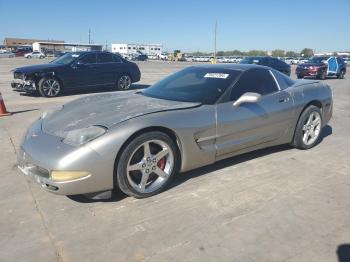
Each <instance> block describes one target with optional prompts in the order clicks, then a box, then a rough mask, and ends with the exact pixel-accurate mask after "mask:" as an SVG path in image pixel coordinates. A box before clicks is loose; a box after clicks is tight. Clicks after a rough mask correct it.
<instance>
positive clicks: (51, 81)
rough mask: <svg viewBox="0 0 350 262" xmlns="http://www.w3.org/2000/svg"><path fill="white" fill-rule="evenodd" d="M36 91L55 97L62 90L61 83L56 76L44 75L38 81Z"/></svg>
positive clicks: (44, 95)
mask: <svg viewBox="0 0 350 262" xmlns="http://www.w3.org/2000/svg"><path fill="white" fill-rule="evenodd" d="M38 91H39V93H40V95H41V96H43V97H56V96H58V95H60V93H61V92H62V85H61V83H60V81H59V80H58V79H57V78H54V77H44V78H42V79H40V81H39V83H38Z"/></svg>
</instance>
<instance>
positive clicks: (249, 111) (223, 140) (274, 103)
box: [216, 91, 293, 156]
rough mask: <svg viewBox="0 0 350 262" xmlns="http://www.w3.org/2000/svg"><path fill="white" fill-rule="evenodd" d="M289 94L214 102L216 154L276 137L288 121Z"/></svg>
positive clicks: (280, 135)
mask: <svg viewBox="0 0 350 262" xmlns="http://www.w3.org/2000/svg"><path fill="white" fill-rule="evenodd" d="M292 108H293V100H292V97H291V96H290V95H289V94H288V93H287V92H285V91H278V92H275V93H272V94H268V95H264V96H262V99H261V101H260V102H258V103H245V104H241V105H240V106H238V107H234V106H233V105H232V102H227V103H222V104H218V105H217V138H216V147H217V156H221V155H225V154H229V153H231V152H235V151H238V150H241V149H244V148H248V147H252V146H255V145H257V144H261V143H266V142H269V141H273V140H277V139H279V138H280V137H282V135H283V134H284V133H285V132H286V131H287V130H288V128H289V127H290V125H291V123H292V114H291V110H292Z"/></svg>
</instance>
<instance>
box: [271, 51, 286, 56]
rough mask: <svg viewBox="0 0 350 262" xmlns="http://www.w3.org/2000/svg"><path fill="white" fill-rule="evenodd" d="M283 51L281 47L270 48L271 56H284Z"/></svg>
mask: <svg viewBox="0 0 350 262" xmlns="http://www.w3.org/2000/svg"><path fill="white" fill-rule="evenodd" d="M285 53H286V52H285V51H284V50H282V49H275V50H272V52H271V54H272V56H274V57H284V56H285Z"/></svg>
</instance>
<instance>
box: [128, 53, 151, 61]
mask: <svg viewBox="0 0 350 262" xmlns="http://www.w3.org/2000/svg"><path fill="white" fill-rule="evenodd" d="M147 59H148V56H147V55H146V54H142V53H136V54H133V55H132V56H131V60H132V61H146V60H147Z"/></svg>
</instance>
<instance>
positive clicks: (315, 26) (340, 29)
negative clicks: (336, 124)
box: [0, 0, 350, 52]
mask: <svg viewBox="0 0 350 262" xmlns="http://www.w3.org/2000/svg"><path fill="white" fill-rule="evenodd" d="M216 19H217V20H218V36H217V49H218V50H233V49H239V50H242V51H247V50H251V49H262V50H273V49H276V48H280V49H285V50H294V51H300V50H301V49H302V48H304V47H310V48H313V49H316V51H317V52H321V51H334V50H336V51H341V50H350V0H328V1H325V0H290V1H288V0H265V1H263V0H260V1H259V0H236V1H234V0H231V1H229V0H225V1H224V0H215V1H213V0H211V1H209V0H201V1H200V0H197V1H196V0H187V1H185V0H177V1H175V0H172V1H170V0H169V1H166V0H163V1H161V0H158V1H156V0H132V1H128V0H124V1H117V0H115V1H112V0H110V1H107V0H99V1H92V0H90V1H88V0H86V1H82V0H81V1H69V0H66V1H48V0H46V1H43V0H37V1H29V0H27V1H24V0H16V1H15V2H13V1H8V0H0V41H2V40H3V39H4V38H5V37H18V38H39V39H58V40H65V41H66V42H85V43H86V42H87V41H88V30H89V28H91V38H92V40H93V41H94V43H96V44H97V43H99V44H105V42H106V40H107V41H108V43H109V44H110V43H121V42H122V43H125V42H127V43H132V42H137V43H162V44H163V45H164V47H165V49H168V50H169V51H171V50H173V49H175V48H176V49H181V50H182V51H212V50H213V48H214V24H215V20H216Z"/></svg>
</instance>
